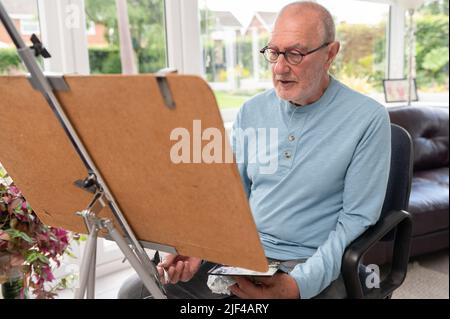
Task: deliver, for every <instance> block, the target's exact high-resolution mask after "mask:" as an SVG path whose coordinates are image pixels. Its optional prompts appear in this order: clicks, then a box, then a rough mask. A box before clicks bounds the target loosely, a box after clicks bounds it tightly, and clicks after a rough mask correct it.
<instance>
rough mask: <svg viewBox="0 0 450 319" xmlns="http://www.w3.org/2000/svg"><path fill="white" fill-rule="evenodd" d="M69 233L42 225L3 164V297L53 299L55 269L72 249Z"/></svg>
mask: <svg viewBox="0 0 450 319" xmlns="http://www.w3.org/2000/svg"><path fill="white" fill-rule="evenodd" d="M69 240H70V233H69V232H67V231H66V230H64V229H61V228H54V227H50V226H47V225H45V224H43V223H42V222H41V221H40V220H39V218H38V216H37V215H36V214H35V212H34V211H33V209H32V208H31V207H30V205H29V204H28V202H27V201H26V199H25V198H24V197H23V195H22V193H21V191H20V190H19V189H18V188H17V187H16V186H15V185H14V183H13V182H12V181H11V180H10V178H9V177H8V175H7V174H6V172H5V171H4V169H3V168H2V167H1V166H0V284H2V292H3V297H4V298H27V297H28V292H29V291H31V292H32V293H33V295H34V297H35V298H54V297H55V296H56V295H57V294H56V289H58V288H59V287H60V285H59V286H58V285H55V286H54V287H50V285H49V283H52V282H53V281H54V280H55V277H54V274H53V269H54V268H55V267H58V266H59V265H60V261H61V258H62V257H63V255H64V254H65V253H68V254H71V252H70V250H69Z"/></svg>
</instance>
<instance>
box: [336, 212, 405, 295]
mask: <svg viewBox="0 0 450 319" xmlns="http://www.w3.org/2000/svg"><path fill="white" fill-rule="evenodd" d="M391 231H395V238H394V251H393V256H392V266H391V269H390V272H389V274H388V275H387V277H386V278H385V279H384V280H383V281H381V282H380V287H379V288H375V289H372V290H371V291H370V292H368V293H367V294H365V293H364V290H363V288H362V283H361V280H360V278H359V275H358V267H359V264H360V262H361V258H362V257H363V256H364V254H365V253H366V252H367V251H368V250H369V249H370V248H371V247H373V246H374V245H375V244H376V243H378V242H379V241H381V240H382V239H383V237H385V236H386V235H387V234H388V233H390V232H391ZM411 234H412V219H411V215H410V214H409V213H408V212H406V211H404V210H393V211H389V212H387V213H386V214H385V215H384V216H383V217H382V218H381V219H380V220H379V221H378V223H376V224H375V225H374V226H372V227H370V228H369V229H367V230H366V231H365V232H364V233H363V234H362V235H361V236H360V237H358V238H357V239H356V240H355V241H353V242H352V243H351V244H350V245H349V246H348V247H347V249H346V250H345V252H344V256H343V258H342V276H343V278H344V282H345V287H346V289H347V296H348V298H385V297H387V296H389V295H390V294H391V293H392V292H393V291H394V290H395V289H396V288H398V287H399V286H400V285H401V284H402V283H403V280H404V279H405V277H406V271H407V267H408V260H409V253H410V245H411Z"/></svg>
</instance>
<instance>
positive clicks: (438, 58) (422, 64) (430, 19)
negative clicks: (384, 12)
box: [405, 0, 449, 105]
mask: <svg viewBox="0 0 450 319" xmlns="http://www.w3.org/2000/svg"><path fill="white" fill-rule="evenodd" d="M413 17H414V23H415V30H416V32H415V48H416V49H415V53H416V55H415V65H416V78H417V86H418V90H419V98H420V99H421V100H422V101H429V102H441V103H442V102H445V103H446V104H447V105H448V60H449V51H448V44H449V43H448V41H449V40H448V39H449V38H448V36H449V34H448V33H449V32H448V27H449V20H448V0H439V1H434V2H425V4H424V5H423V6H422V7H420V8H419V10H418V11H417V12H416V14H415V15H414V16H413ZM408 20H409V18H408V17H407V21H408ZM405 48H408V46H407V45H406V46H405ZM413 65H414V64H413ZM405 66H407V64H405ZM405 74H407V72H405Z"/></svg>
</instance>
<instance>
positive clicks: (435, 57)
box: [422, 47, 449, 72]
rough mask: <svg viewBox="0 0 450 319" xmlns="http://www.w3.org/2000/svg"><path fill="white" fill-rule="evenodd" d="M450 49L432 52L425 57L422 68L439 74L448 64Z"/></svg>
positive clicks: (444, 48) (438, 49)
mask: <svg viewBox="0 0 450 319" xmlns="http://www.w3.org/2000/svg"><path fill="white" fill-rule="evenodd" d="M448 53H449V52H448V47H440V48H435V49H433V50H431V51H430V52H428V53H427V55H425V58H424V61H423V64H422V67H423V68H424V69H426V70H430V71H432V72H437V71H439V70H440V69H442V68H443V67H444V66H446V65H447V64H448Z"/></svg>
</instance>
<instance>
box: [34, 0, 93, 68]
mask: <svg viewBox="0 0 450 319" xmlns="http://www.w3.org/2000/svg"><path fill="white" fill-rule="evenodd" d="M38 8H39V18H40V19H39V20H40V26H41V34H42V42H43V43H44V45H45V46H46V48H47V49H48V51H49V52H50V54H51V55H52V57H51V58H50V59H45V60H44V69H45V71H48V72H58V73H64V74H89V54H88V44H87V33H86V15H85V11H84V0H58V1H54V0H38Z"/></svg>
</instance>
